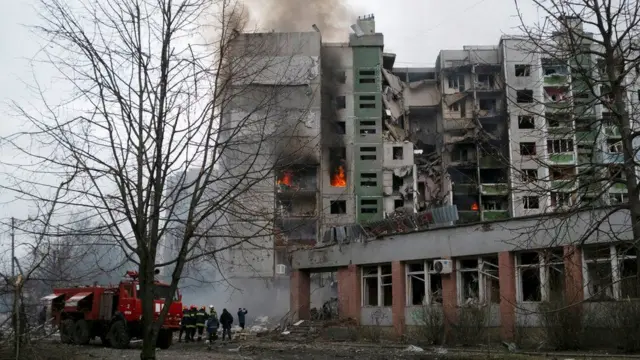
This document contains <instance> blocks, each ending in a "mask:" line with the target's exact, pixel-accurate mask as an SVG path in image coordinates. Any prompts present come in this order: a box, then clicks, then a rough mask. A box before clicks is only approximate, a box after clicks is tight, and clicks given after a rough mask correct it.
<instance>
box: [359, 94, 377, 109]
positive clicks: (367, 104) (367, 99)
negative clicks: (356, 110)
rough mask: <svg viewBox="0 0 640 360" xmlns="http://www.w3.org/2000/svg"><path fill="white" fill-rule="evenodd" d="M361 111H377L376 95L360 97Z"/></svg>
mask: <svg viewBox="0 0 640 360" xmlns="http://www.w3.org/2000/svg"><path fill="white" fill-rule="evenodd" d="M359 99H360V109H375V108H376V97H375V95H360V98H359Z"/></svg>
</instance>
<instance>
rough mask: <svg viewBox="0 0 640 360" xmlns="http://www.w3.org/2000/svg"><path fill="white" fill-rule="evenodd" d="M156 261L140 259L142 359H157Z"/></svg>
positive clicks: (143, 257)
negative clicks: (154, 302) (154, 288)
mask: <svg viewBox="0 0 640 360" xmlns="http://www.w3.org/2000/svg"><path fill="white" fill-rule="evenodd" d="M153 270H154V261H153V260H149V259H148V258H146V256H141V259H140V269H139V273H140V278H139V282H140V295H139V297H140V298H141V299H142V301H141V303H142V352H141V353H140V360H155V359H156V339H157V337H158V331H157V330H156V326H155V325H156V324H154V321H153V314H154V309H153V281H154V276H155V274H154V272H153Z"/></svg>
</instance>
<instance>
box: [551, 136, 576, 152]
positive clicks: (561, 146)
mask: <svg viewBox="0 0 640 360" xmlns="http://www.w3.org/2000/svg"><path fill="white" fill-rule="evenodd" d="M573 150H574V147H573V140H572V139H556V140H547V151H548V152H549V154H558V153H567V152H573Z"/></svg>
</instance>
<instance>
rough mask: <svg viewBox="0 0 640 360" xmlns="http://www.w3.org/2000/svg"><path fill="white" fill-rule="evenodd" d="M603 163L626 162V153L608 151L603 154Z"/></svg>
mask: <svg viewBox="0 0 640 360" xmlns="http://www.w3.org/2000/svg"><path fill="white" fill-rule="evenodd" d="M602 155H603V156H602V163H603V164H622V163H624V155H622V153H611V152H606V153H603V154H602Z"/></svg>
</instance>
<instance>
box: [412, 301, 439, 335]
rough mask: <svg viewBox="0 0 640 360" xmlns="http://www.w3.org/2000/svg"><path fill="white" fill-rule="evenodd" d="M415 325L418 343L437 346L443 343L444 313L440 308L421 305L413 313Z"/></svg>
mask: <svg viewBox="0 0 640 360" xmlns="http://www.w3.org/2000/svg"><path fill="white" fill-rule="evenodd" d="M412 316H413V319H414V321H415V322H416V324H417V329H418V330H417V333H416V335H417V336H418V339H417V340H418V341H424V342H425V343H426V344H429V345H439V344H442V343H443V342H444V333H445V332H444V312H443V310H442V307H440V306H432V305H423V306H422V308H420V310H417V311H415V312H414V313H413V315H412Z"/></svg>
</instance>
